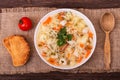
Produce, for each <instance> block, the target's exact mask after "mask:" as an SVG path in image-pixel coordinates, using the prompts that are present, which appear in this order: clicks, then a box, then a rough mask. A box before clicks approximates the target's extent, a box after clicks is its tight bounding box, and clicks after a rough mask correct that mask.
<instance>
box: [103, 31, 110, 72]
mask: <svg viewBox="0 0 120 80" xmlns="http://www.w3.org/2000/svg"><path fill="white" fill-rule="evenodd" d="M104 63H105V69H106V70H110V63H111V54H110V38H109V32H106V38H105V44H104Z"/></svg>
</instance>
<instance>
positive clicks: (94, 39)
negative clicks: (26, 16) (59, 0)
mask: <svg viewBox="0 0 120 80" xmlns="http://www.w3.org/2000/svg"><path fill="white" fill-rule="evenodd" d="M63 11H71V12H72V13H74V14H76V15H78V16H80V17H81V18H82V19H83V20H84V21H85V23H86V24H87V25H88V27H89V28H90V29H91V30H92V32H93V34H94V36H93V48H92V51H91V53H90V55H89V56H88V57H87V58H86V59H85V60H83V61H82V62H81V63H79V64H77V65H75V66H71V67H59V66H55V65H52V64H50V63H49V62H47V61H46V60H45V59H44V58H43V57H42V56H41V54H40V51H39V50H38V46H37V43H36V36H37V33H38V30H39V27H40V26H39V25H40V24H41V22H43V21H44V20H45V19H46V18H47V17H48V16H50V15H53V14H57V13H59V12H63ZM96 41H97V36H96V31H95V28H94V26H93V24H92V22H91V21H90V20H89V18H88V17H87V16H85V15H84V14H83V13H81V12H80V11H77V10H74V9H69V8H61V9H56V10H53V11H51V12H49V13H47V14H46V15H45V16H43V17H42V18H41V19H40V21H39V22H38V24H37V26H36V29H35V32H34V45H35V48H36V50H37V53H38V55H39V56H40V58H41V59H42V60H43V61H44V62H45V63H46V64H48V65H49V66H51V67H54V68H57V69H64V70H70V69H74V68H77V67H80V66H81V65H83V64H85V63H86V62H87V61H88V60H89V59H90V57H91V56H92V54H93V52H94V50H95V47H96Z"/></svg>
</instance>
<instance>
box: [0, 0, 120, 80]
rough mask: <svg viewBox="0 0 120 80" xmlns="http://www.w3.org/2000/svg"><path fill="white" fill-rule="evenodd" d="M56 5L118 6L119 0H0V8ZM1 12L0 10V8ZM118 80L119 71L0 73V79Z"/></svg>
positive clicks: (79, 6)
mask: <svg viewBox="0 0 120 80" xmlns="http://www.w3.org/2000/svg"><path fill="white" fill-rule="evenodd" d="M13 7H58V8H66V7H67V8H90V9H97V8H120V0H0V8H13ZM0 12H1V10H0ZM40 79H41V80H120V72H119V73H92V74H90V73H76V74H72V73H61V72H50V73H29V74H23V75H21V74H15V75H10V74H8V75H0V80H40Z"/></svg>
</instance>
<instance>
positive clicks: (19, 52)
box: [3, 36, 30, 66]
mask: <svg viewBox="0 0 120 80" xmlns="http://www.w3.org/2000/svg"><path fill="white" fill-rule="evenodd" d="M3 44H4V46H5V47H6V48H7V50H8V52H9V53H10V55H11V57H12V62H13V65H14V66H22V65H24V64H25V63H26V62H27V60H28V58H29V54H30V53H29V52H30V47H29V46H28V43H27V42H26V41H25V39H24V37H22V36H9V37H7V38H5V39H4V40H3Z"/></svg>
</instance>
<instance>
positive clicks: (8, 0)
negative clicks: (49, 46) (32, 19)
mask: <svg viewBox="0 0 120 80" xmlns="http://www.w3.org/2000/svg"><path fill="white" fill-rule="evenodd" d="M30 6H31V7H59V8H65V7H69V8H78V7H81V8H92V9H93V8H115V7H116V8H117V7H120V0H3V1H2V2H0V8H11V7H30Z"/></svg>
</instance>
